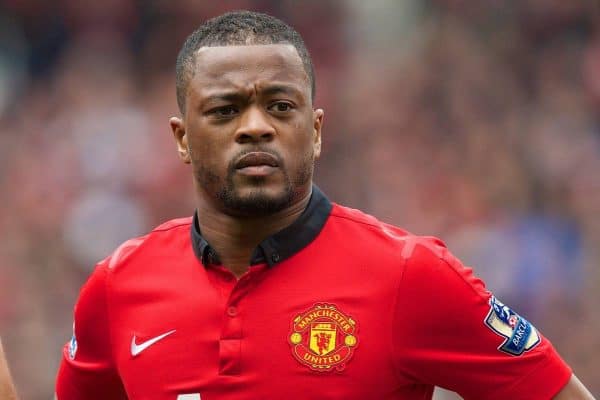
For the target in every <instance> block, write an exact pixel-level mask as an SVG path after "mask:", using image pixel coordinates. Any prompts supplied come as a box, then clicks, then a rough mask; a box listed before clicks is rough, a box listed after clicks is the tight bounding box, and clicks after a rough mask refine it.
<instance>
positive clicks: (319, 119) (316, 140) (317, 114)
mask: <svg viewBox="0 0 600 400" xmlns="http://www.w3.org/2000/svg"><path fill="white" fill-rule="evenodd" d="M324 116H325V112H324V111H323V110H322V109H321V108H317V109H316V110H313V135H314V137H313V148H314V155H315V159H318V158H319V156H320V155H321V128H322V127H323V117H324Z"/></svg>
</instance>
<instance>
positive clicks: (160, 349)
mask: <svg viewBox="0 0 600 400" xmlns="http://www.w3.org/2000/svg"><path fill="white" fill-rule="evenodd" d="M272 278H278V279H276V280H272ZM309 278H310V279H311V281H310V282H308V283H307V282H306V281H304V282H298V281H296V280H294V279H287V276H281V277H277V276H274V277H273V276H269V275H267V274H263V276H260V275H256V276H252V277H250V278H249V279H247V280H246V281H244V280H243V279H242V280H240V281H228V280H227V279H221V277H219V276H210V275H204V276H202V277H201V278H198V277H196V278H195V279H194V278H192V279H188V280H180V281H178V280H177V279H175V280H173V279H172V280H171V281H170V283H169V284H168V285H164V284H163V285H149V286H147V287H146V288H145V289H144V290H139V288H138V289H136V290H135V291H131V292H129V293H127V290H124V291H123V292H121V293H120V294H121V296H120V300H119V301H118V303H119V306H118V307H114V311H113V312H112V315H111V319H112V326H113V332H112V335H113V341H114V343H113V345H114V348H115V352H116V354H115V358H116V362H117V364H118V365H117V367H118V370H119V374H120V375H121V378H122V380H123V382H124V385H125V388H126V390H127V392H128V394H129V396H130V398H148V399H173V400H175V399H188V398H189V399H191V398H195V397H194V395H195V394H196V393H198V394H199V395H200V396H201V399H203V400H206V399H209V400H210V399H211V398H215V399H216V398H219V399H251V398H266V399H267V398H273V397H271V396H272V395H273V393H280V394H281V393H288V392H289V390H292V389H293V390H294V392H296V391H297V392H298V395H297V396H294V398H298V399H304V398H306V399H309V398H322V399H327V398H345V399H354V398H356V399H359V398H381V399H385V398H387V397H386V396H387V395H386V393H387V394H390V395H391V393H392V392H393V390H394V388H395V387H397V385H396V382H394V378H393V371H392V369H393V368H392V365H391V362H392V361H391V359H390V357H389V353H390V349H389V346H390V343H391V337H390V333H391V327H390V319H391V318H390V313H391V310H390V309H388V308H387V307H388V306H387V305H386V302H385V301H384V298H383V296H385V293H382V294H381V295H380V296H381V298H379V297H378V296H372V295H370V296H369V295H368V293H367V292H368V291H370V290H369V289H368V285H367V289H366V290H367V292H363V291H362V290H360V289H357V288H359V287H360V285H354V286H355V287H354V288H353V287H352V285H344V284H341V285H340V282H335V281H329V282H327V281H325V282H320V281H318V280H314V281H313V280H312V277H309ZM270 279H271V280H272V281H269V280H270ZM357 382H363V383H366V384H361V385H358V384H357ZM182 394H191V395H192V396H190V397H187V398H186V397H179V396H180V395H182ZM373 396H375V397H373ZM275 398H277V396H275Z"/></svg>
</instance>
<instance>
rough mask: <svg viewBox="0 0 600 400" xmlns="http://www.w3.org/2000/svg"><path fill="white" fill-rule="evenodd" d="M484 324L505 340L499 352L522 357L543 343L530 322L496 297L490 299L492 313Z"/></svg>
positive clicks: (490, 312)
mask: <svg viewBox="0 0 600 400" xmlns="http://www.w3.org/2000/svg"><path fill="white" fill-rule="evenodd" d="M484 322H485V324H486V325H487V326H488V327H489V328H490V329H491V330H492V331H494V332H495V333H497V334H498V335H500V336H502V337H503V338H504V341H503V342H502V344H501V345H500V346H499V347H498V350H500V351H503V352H505V353H508V354H512V355H514V356H520V355H521V354H523V352H525V351H528V350H531V349H533V348H534V347H535V346H537V345H538V344H539V343H540V341H541V338H540V334H539V333H538V331H537V330H536V329H535V327H534V326H533V325H531V323H530V322H529V321H527V320H526V319H525V318H523V317H521V316H520V315H519V314H517V313H516V312H514V311H513V310H511V309H510V308H509V307H507V306H505V305H504V304H503V303H502V302H500V301H499V300H498V299H496V298H495V297H494V296H492V297H491V298H490V311H489V312H488V314H487V316H486V317H485V320H484Z"/></svg>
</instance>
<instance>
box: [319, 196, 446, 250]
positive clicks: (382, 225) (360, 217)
mask: <svg viewBox="0 0 600 400" xmlns="http://www.w3.org/2000/svg"><path fill="white" fill-rule="evenodd" d="M331 219H332V222H333V225H335V227H336V228H337V229H339V230H340V231H342V232H344V233H345V235H346V236H347V237H352V239H354V240H356V239H358V240H359V241H360V242H361V243H365V244H368V245H369V246H373V245H375V246H377V247H376V248H377V250H383V251H385V250H389V251H392V253H393V254H394V257H396V258H400V259H402V260H403V261H408V260H413V261H415V260H421V261H425V260H429V261H431V260H434V259H435V258H443V257H445V256H446V253H447V249H446V245H445V244H444V242H442V241H441V240H440V239H438V238H436V237H433V236H419V235H415V234H413V233H411V232H409V231H407V230H405V229H402V228H400V227H397V226H394V225H392V224H389V223H386V222H383V221H380V220H379V219H377V218H376V217H374V216H372V215H369V214H366V213H364V212H362V211H360V210H356V209H353V208H349V207H345V206H341V205H339V204H334V206H333V209H332V210H331ZM365 241H366V242H365Z"/></svg>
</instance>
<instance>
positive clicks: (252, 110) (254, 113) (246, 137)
mask: <svg viewBox="0 0 600 400" xmlns="http://www.w3.org/2000/svg"><path fill="white" fill-rule="evenodd" d="M239 121H240V124H239V126H238V128H237V130H236V132H235V141H236V142H238V143H253V142H261V141H265V142H269V141H271V140H273V137H275V128H274V127H273V125H272V124H271V123H270V121H269V117H268V115H266V111H263V110H261V109H260V107H257V106H251V107H248V108H247V109H246V110H245V111H244V112H243V113H242V115H241V116H240V119H239Z"/></svg>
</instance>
